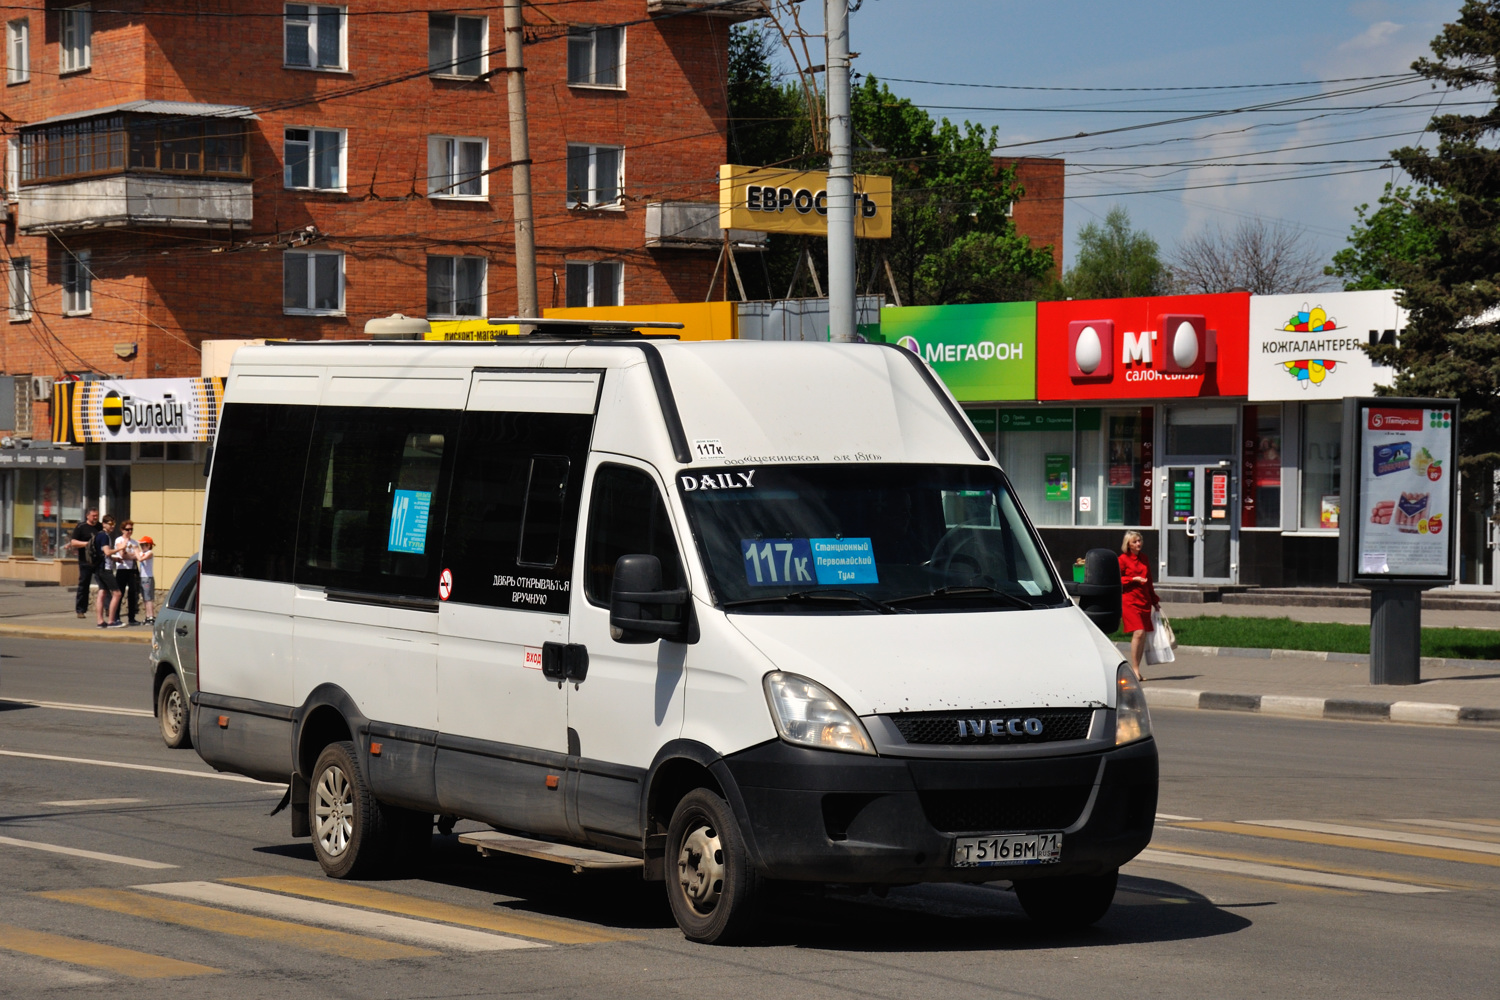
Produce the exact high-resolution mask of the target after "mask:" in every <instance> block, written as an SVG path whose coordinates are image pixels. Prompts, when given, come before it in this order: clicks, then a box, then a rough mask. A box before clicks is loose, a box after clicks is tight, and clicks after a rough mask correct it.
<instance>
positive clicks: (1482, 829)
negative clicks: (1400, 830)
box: [1391, 819, 1500, 837]
mask: <svg viewBox="0 0 1500 1000" xmlns="http://www.w3.org/2000/svg"><path fill="white" fill-rule="evenodd" d="M1391 822H1392V823H1404V824H1408V825H1411V826H1435V827H1438V828H1439V829H1442V830H1465V831H1468V832H1470V833H1488V834H1492V835H1494V836H1497V837H1500V821H1496V822H1495V823H1494V824H1493V825H1490V824H1486V823H1484V822H1482V821H1481V822H1476V823H1461V822H1459V821H1458V820H1453V819H1393V820H1391Z"/></svg>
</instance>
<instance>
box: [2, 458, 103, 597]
mask: <svg viewBox="0 0 1500 1000" xmlns="http://www.w3.org/2000/svg"><path fill="white" fill-rule="evenodd" d="M27 443H28V444H29V443H30V442H27ZM84 484H85V477H84V455H83V449H81V448H58V447H53V446H51V445H50V444H48V443H46V442H42V443H39V444H38V445H37V446H36V447H11V448H3V449H0V577H5V578H9V579H22V580H52V579H54V578H55V577H56V573H57V568H56V567H55V566H54V565H53V563H54V562H55V561H57V559H58V556H59V553H60V552H63V551H64V550H63V546H65V545H67V543H68V537H69V534H70V533H71V532H72V530H73V526H74V525H75V524H77V523H78V521H79V519H80V518H81V517H83V509H84V504H85V490H84Z"/></svg>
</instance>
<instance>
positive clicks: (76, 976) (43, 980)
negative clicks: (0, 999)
mask: <svg viewBox="0 0 1500 1000" xmlns="http://www.w3.org/2000/svg"><path fill="white" fill-rule="evenodd" d="M107 982H109V980H108V979H106V978H105V977H104V976H96V975H94V974H93V973H92V972H84V971H82V970H81V969H74V968H70V967H68V966H65V965H59V964H58V963H56V962H53V961H50V960H43V959H39V958H32V957H31V956H30V955H22V954H20V953H19V952H17V953H11V952H5V951H0V983H4V984H5V985H6V988H7V989H8V990H9V992H10V995H11V996H30V995H32V994H31V992H30V991H32V990H38V989H50V988H51V987H53V986H93V985H95V984H97V983H107Z"/></svg>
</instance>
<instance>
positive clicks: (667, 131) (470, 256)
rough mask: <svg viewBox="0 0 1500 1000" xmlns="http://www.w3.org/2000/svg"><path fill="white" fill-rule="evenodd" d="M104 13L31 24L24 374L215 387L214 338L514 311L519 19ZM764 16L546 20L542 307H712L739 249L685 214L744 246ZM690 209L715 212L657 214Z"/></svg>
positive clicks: (361, 2)
mask: <svg viewBox="0 0 1500 1000" xmlns="http://www.w3.org/2000/svg"><path fill="white" fill-rule="evenodd" d="M92 6H93V7H94V8H97V9H90V7H91V5H89V4H82V5H76V6H75V5H63V4H59V3H55V2H43V0H20V2H18V3H16V4H13V5H9V6H7V8H6V19H7V23H6V24H5V32H6V73H7V82H6V86H5V88H4V91H3V97H0V113H3V116H4V117H3V126H4V132H5V135H6V141H7V150H6V152H7V157H6V178H5V195H6V200H7V203H8V214H7V218H6V229H5V234H4V238H5V247H4V248H5V253H6V255H7V261H5V262H0V263H9V264H10V276H9V281H8V289H7V290H8V293H9V294H8V308H9V317H8V318H9V323H8V324H7V326H6V327H5V336H4V337H3V338H0V340H3V352H0V372H4V373H7V374H28V373H29V374H47V375H59V374H62V373H65V372H80V373H81V372H96V373H100V374H108V375H110V376H113V377H118V378H149V377H168V376H185V375H197V374H199V370H200V349H199V345H200V344H201V342H202V341H203V340H204V339H205V338H249V337H292V338H299V339H300V338H307V339H319V338H331V337H345V336H354V335H358V334H359V333H360V331H361V330H362V328H363V325H364V323H365V321H366V320H367V319H370V318H371V317H375V316H382V315H388V314H390V313H393V312H403V313H406V314H408V315H418V316H429V317H431V318H461V317H465V316H484V315H503V314H508V313H511V312H513V311H514V309H515V259H514V255H513V232H514V230H513V215H512V203H511V189H510V172H509V170H508V169H506V167H505V164H506V163H507V162H508V161H509V159H510V136H509V128H508V115H507V108H506V74H505V73H504V71H503V67H504V62H505V60H504V53H503V47H504V32H503V27H502V10H501V7H500V5H499V4H498V3H497V4H491V5H484V6H477V5H460V6H459V7H458V9H457V13H447V12H444V11H443V9H442V8H441V7H440V5H439V4H438V3H437V2H434V0H416V2H413V0H400V2H396V0H383V2H376V0H350V2H347V3H340V4H292V3H279V2H267V0H235V2H229V0H199V2H193V3H188V2H181V0H149V2H142V0H113V2H111V3H109V4H108V5H100V4H98V3H95V4H93V5H92ZM428 7H430V8H432V9H431V11H430V12H429V11H427V10H426V9H424V8H428ZM701 8H708V9H709V10H710V13H704V12H703V11H702V10H701ZM414 9H415V10H416V12H413V10H414ZM448 10H449V11H452V10H454V8H453V7H450V8H448ZM744 16H746V15H745V14H744V13H741V12H738V11H731V10H729V9H728V8H726V7H725V6H724V5H723V4H722V3H718V4H716V3H710V2H706V0H703V2H691V0H591V2H589V3H570V4H557V3H550V4H549V3H545V2H538V3H536V4H533V5H528V6H527V8H526V13H525V17H526V23H527V30H526V40H527V46H526V55H525V60H526V64H527V74H526V82H527V88H528V115H529V118H530V129H529V131H530V142H531V155H532V159H533V161H534V166H533V168H532V186H533V190H534V192H535V193H534V205H535V216H536V232H537V245H538V253H537V271H538V285H539V289H540V299H541V305H543V306H544V307H546V306H563V305H595V304H600V305H605V304H624V303H630V302H659V301H675V300H677V299H679V298H686V299H689V300H694V299H696V300H701V298H702V296H703V294H704V291H705V290H706V288H707V287H708V282H709V280H710V276H711V274H712V272H713V268H714V260H715V256H714V251H713V249H705V248H704V241H703V240H701V239H700V240H699V241H698V242H696V243H690V242H689V241H688V240H687V239H684V238H683V237H685V236H688V235H690V234H688V233H684V232H682V229H684V228H685V226H684V223H683V222H682V220H683V219H684V218H687V220H688V222H689V223H694V222H700V221H701V222H710V223H711V226H712V229H713V234H714V235H715V236H716V235H717V224H716V218H717V217H716V211H717V208H716V199H717V170H718V166H719V164H720V163H722V162H724V158H725V115H726V94H725V67H726V66H727V37H728V32H729V26H730V24H731V23H732V22H733V21H734V20H737V19H743V17H744ZM674 202H696V203H699V206H693V207H692V208H690V209H687V210H683V209H677V210H676V211H667V212H663V211H661V210H653V211H648V205H651V204H659V203H674ZM700 206H701V207H700ZM700 215H701V216H702V219H701V220H700V219H699V218H698V217H699V216H700ZM648 217H649V218H648ZM663 218H667V219H670V220H672V223H671V224H672V225H673V226H675V227H676V228H677V229H678V230H679V231H678V232H677V233H673V232H670V231H669V232H666V233H660V232H650V231H648V225H652V226H654V227H655V228H657V229H659V228H661V222H660V220H661V219H663ZM698 228H700V229H701V228H702V226H699V227H698ZM694 232H695V233H696V230H694ZM698 235H700V236H701V234H698ZM23 391H24V389H23ZM35 412H36V416H37V418H38V419H39V420H41V421H45V409H44V408H43V407H41V406H40V405H38V407H37V409H36V411H35ZM0 429H7V428H0ZM37 431H38V433H39V435H40V434H41V433H44V430H43V429H42V428H40V427H38V428H37Z"/></svg>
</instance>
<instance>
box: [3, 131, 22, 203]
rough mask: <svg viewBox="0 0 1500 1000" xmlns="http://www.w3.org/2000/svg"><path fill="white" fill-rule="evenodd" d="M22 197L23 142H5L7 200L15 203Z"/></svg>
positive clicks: (18, 140) (16, 140) (12, 140)
mask: <svg viewBox="0 0 1500 1000" xmlns="http://www.w3.org/2000/svg"><path fill="white" fill-rule="evenodd" d="M20 197H21V140H20V139H6V140H5V200H6V201H10V202H14V201H18V200H20Z"/></svg>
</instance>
